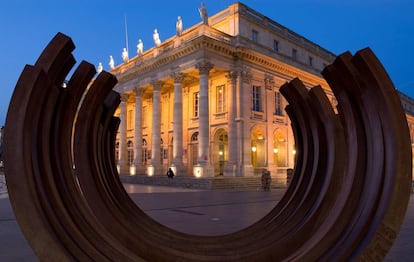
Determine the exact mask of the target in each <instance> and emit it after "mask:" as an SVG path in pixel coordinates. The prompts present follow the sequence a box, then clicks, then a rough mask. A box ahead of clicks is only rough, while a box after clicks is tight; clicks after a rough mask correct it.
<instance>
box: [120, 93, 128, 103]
mask: <svg viewBox="0 0 414 262" xmlns="http://www.w3.org/2000/svg"><path fill="white" fill-rule="evenodd" d="M128 97H129V94H127V93H122V94H121V102H127V101H128Z"/></svg>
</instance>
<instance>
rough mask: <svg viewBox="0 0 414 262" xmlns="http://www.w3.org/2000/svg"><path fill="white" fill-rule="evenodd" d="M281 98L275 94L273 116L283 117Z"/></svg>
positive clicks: (277, 93) (278, 94)
mask: <svg viewBox="0 0 414 262" xmlns="http://www.w3.org/2000/svg"><path fill="white" fill-rule="evenodd" d="M282 106H283V105H282V96H281V95H280V93H279V92H275V115H277V116H283V109H282Z"/></svg>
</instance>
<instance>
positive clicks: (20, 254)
mask: <svg viewBox="0 0 414 262" xmlns="http://www.w3.org/2000/svg"><path fill="white" fill-rule="evenodd" d="M3 178H4V177H1V176H0V181H2V180H1V179H3ZM124 186H125V189H126V190H127V192H128V193H129V194H130V196H131V198H132V199H133V200H134V201H135V202H136V203H137V205H138V206H139V207H140V208H141V209H143V210H144V211H145V212H146V213H147V214H148V215H150V216H151V217H152V218H153V219H155V220H157V221H159V222H161V223H163V224H164V225H166V226H168V227H171V228H173V229H176V230H179V231H182V232H186V233H190V234H196V235H221V234H226V233H230V232H235V231H237V230H240V229H242V228H244V227H246V226H248V225H250V224H252V223H254V222H255V221H257V220H258V219H260V218H261V217H263V216H264V215H265V214H266V213H267V212H269V211H270V210H271V209H272V208H273V207H274V206H275V205H276V203H277V201H278V199H280V197H281V196H282V195H283V192H284V190H272V191H270V192H263V191H259V190H250V191H234V190H231V191H226V190H206V191H203V190H194V189H193V190H191V189H182V188H171V187H160V186H144V185H131V184H126V185H124ZM0 190H3V191H0V192H1V193H0V261H4V262H9V261H11V262H12V261H38V259H37V258H36V256H35V255H34V253H33V251H32V250H31V248H30V246H29V245H28V244H27V242H26V240H25V239H24V237H23V235H22V233H21V231H20V228H19V227H18V224H17V221H16V219H15V217H14V214H13V211H12V208H11V206H10V201H9V198H8V195H7V192H5V191H4V190H5V188H4V186H3V185H2V187H1V189H0ZM413 240H414V195H412V196H411V198H410V202H409V208H408V212H407V215H406V219H405V222H404V224H403V225H402V229H401V231H400V234H399V235H398V238H397V240H396V242H395V244H394V246H393V248H392V249H391V251H390V252H389V254H388V256H387V257H386V258H385V261H403V262H405V261H413V258H414V243H413Z"/></svg>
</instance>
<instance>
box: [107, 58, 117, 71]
mask: <svg viewBox="0 0 414 262" xmlns="http://www.w3.org/2000/svg"><path fill="white" fill-rule="evenodd" d="M108 65H109V68H111V69H114V68H115V61H114V58H113V57H112V56H111V55H110V56H109V63H108Z"/></svg>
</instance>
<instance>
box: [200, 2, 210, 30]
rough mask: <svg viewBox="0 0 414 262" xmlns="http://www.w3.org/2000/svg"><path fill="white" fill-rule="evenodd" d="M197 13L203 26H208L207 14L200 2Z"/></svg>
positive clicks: (202, 3) (204, 6)
mask: <svg viewBox="0 0 414 262" xmlns="http://www.w3.org/2000/svg"><path fill="white" fill-rule="evenodd" d="M198 12H199V13H200V17H201V20H203V23H204V24H205V25H208V14H207V8H206V5H205V4H204V2H201V7H200V8H198Z"/></svg>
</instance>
